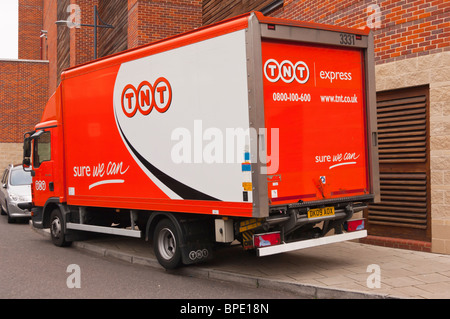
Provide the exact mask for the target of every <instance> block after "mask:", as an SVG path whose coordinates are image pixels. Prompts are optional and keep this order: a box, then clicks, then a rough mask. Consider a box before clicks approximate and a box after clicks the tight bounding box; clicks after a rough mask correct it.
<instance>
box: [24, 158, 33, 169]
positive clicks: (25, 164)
mask: <svg viewBox="0 0 450 319" xmlns="http://www.w3.org/2000/svg"><path fill="white" fill-rule="evenodd" d="M22 165H23V167H25V168H28V167H29V166H30V165H31V161H30V158H29V157H25V158H24V159H23V161H22Z"/></svg>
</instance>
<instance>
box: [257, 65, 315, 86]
mask: <svg viewBox="0 0 450 319" xmlns="http://www.w3.org/2000/svg"><path fill="white" fill-rule="evenodd" d="M264 76H265V77H266V79H267V80H268V81H269V82H272V83H275V82H278V81H279V80H280V79H281V80H282V81H283V82H285V83H292V82H293V81H294V80H296V81H297V82H298V83H300V84H305V83H306V82H308V80H309V68H308V65H306V63H305V62H303V61H298V62H297V63H295V64H294V63H292V62H291V61H289V60H284V61H283V62H281V63H278V61H277V60H274V59H269V60H267V61H266V63H265V64H264Z"/></svg>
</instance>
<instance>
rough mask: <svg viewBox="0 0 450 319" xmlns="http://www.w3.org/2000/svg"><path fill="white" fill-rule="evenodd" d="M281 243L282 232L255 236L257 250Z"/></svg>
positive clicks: (254, 243)
mask: <svg viewBox="0 0 450 319" xmlns="http://www.w3.org/2000/svg"><path fill="white" fill-rule="evenodd" d="M280 243H281V236H280V232H273V233H266V234H255V235H253V245H254V246H255V247H256V248H260V247H267V246H273V245H279V244H280Z"/></svg>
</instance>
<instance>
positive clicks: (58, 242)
mask: <svg viewBox="0 0 450 319" xmlns="http://www.w3.org/2000/svg"><path fill="white" fill-rule="evenodd" d="M64 232H65V225H64V219H63V217H62V214H61V211H60V210H59V209H57V208H56V209H54V210H53V211H52V213H51V214H50V235H51V238H52V242H53V244H54V245H55V246H58V247H67V246H70V245H71V244H72V242H71V241H66V238H65V236H64Z"/></svg>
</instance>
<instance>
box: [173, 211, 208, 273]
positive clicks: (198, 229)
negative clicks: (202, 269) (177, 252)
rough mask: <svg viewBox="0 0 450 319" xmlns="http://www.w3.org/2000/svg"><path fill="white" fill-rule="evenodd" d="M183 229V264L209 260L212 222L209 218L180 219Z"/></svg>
mask: <svg viewBox="0 0 450 319" xmlns="http://www.w3.org/2000/svg"><path fill="white" fill-rule="evenodd" d="M179 222H180V226H181V228H182V231H183V236H182V238H183V243H182V244H181V247H180V248H181V258H182V262H183V264H185V265H189V264H195V263H198V262H203V261H206V260H209V259H211V258H212V257H213V243H214V233H213V229H214V227H213V222H211V219H204V220H202V219H184V220H183V219H181V220H179Z"/></svg>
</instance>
